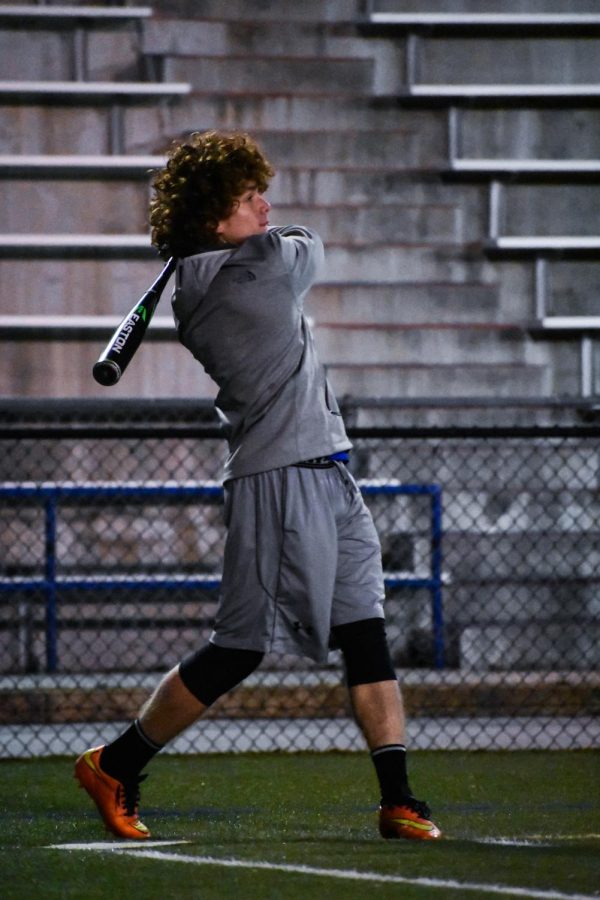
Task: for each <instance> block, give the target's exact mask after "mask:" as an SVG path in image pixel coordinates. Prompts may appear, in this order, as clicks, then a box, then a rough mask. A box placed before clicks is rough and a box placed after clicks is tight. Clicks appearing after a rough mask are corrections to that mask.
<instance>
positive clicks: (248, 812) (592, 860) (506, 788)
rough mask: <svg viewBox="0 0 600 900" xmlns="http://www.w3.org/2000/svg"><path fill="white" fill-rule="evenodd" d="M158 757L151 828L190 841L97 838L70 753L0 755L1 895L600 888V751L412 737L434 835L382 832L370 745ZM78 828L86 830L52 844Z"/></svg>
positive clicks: (391, 893) (155, 834)
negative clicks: (386, 836)
mask: <svg viewBox="0 0 600 900" xmlns="http://www.w3.org/2000/svg"><path fill="white" fill-rule="evenodd" d="M150 771H151V777H150V778H149V780H148V782H147V783H146V784H145V785H144V788H143V796H142V806H141V812H142V818H143V820H144V821H145V822H146V824H147V825H148V826H149V827H150V829H151V831H152V841H155V840H156V841H165V842H175V841H185V842H186V843H173V844H168V845H163V846H152V847H148V846H146V844H143V845H137V844H136V845H135V848H134V849H130V848H131V844H129V843H122V842H118V841H114V842H111V845H110V846H111V847H118V848H121V849H120V850H117V851H115V850H112V849H110V848H108V846H105V847H104V848H99V849H94V848H93V845H94V844H95V843H97V842H104V841H107V836H106V835H105V833H104V831H103V829H102V826H101V823H100V820H99V819H98V818H97V817H96V814H95V812H94V811H93V808H92V807H91V803H90V801H89V799H88V797H87V795H86V794H84V792H83V791H80V790H78V789H77V786H76V783H75V782H74V781H73V779H72V760H67V759H42V760H24V761H3V762H1V763H0V777H1V788H0V796H1V803H0V825H1V837H0V873H1V877H2V880H1V882H0V896H1V897H2V898H4V900H12V898H30V897H32V898H33V897H35V898H44V900H45V898H53V897H60V898H73V897H77V898H90V900H92V898H111V900H119V898H121V897H127V898H135V897H140V898H144V900H147V898H201V900H211V898H236V900H248V898H252V900H253V898H261V900H262V898H273V900H286V898H297V897H298V898H299V897H310V898H321V897H326V898H344V900H347V898H351V900H359V898H360V900H364V898H368V897H370V896H373V897H376V898H391V897H395V898H398V897H401V898H403V900H412V898H420V900H423V898H440V900H443V898H445V897H448V898H459V897H467V898H478V897H480V898H489V897H499V896H502V897H531V898H548V900H550V898H561V897H567V896H568V897H582V896H585V897H593V896H600V852H599V851H600V815H599V805H598V797H599V794H600V791H599V787H600V754H599V753H594V752H591V751H590V752H586V751H577V752H565V753H563V752H550V753H544V752H515V753H459V752H452V753H441V752H432V753H426V752H418V753H413V754H412V756H411V773H412V782H413V789H414V790H415V793H417V794H418V795H419V796H423V797H424V798H426V799H427V800H428V801H429V802H430V805H431V806H432V809H433V810H434V813H435V815H434V818H435V820H436V821H437V822H438V824H439V825H440V826H441V827H442V829H443V830H444V832H445V838H444V839H443V840H442V841H438V842H433V843H430V844H427V843H425V844H419V843H412V842H407V841H392V842H388V841H383V840H381V839H380V838H379V837H378V835H377V832H376V827H375V822H376V819H375V806H376V800H377V797H376V785H375V779H374V775H373V774H372V772H371V768H370V764H369V762H368V760H367V758H366V757H365V756H363V755H362V754H342V753H331V754H298V755H285V754H276V755H270V754H256V755H225V756H196V757H177V756H163V757H160V758H158V759H157V760H155V761H154V763H153V764H152V766H151V767H150ZM69 843H77V844H82V845H88V844H91V845H92V846H91V848H83V847H82V848H77V849H50V848H49V847H48V845H51V844H55V845H62V844H69ZM142 854H145V855H142ZM232 860H235V861H237V862H236V863H233V862H232ZM224 861H227V863H225V862H224ZM254 863H259V864H261V865H260V866H253V865H252V864H254ZM301 867H306V868H301ZM321 870H328V872H329V874H328V873H327V872H323V871H321ZM333 870H335V873H334V872H333ZM357 873H358V874H357ZM457 882H458V884H457Z"/></svg>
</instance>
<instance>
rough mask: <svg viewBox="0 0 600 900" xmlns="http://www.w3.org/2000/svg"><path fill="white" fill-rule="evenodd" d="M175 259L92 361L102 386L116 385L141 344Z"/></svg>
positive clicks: (170, 261)
mask: <svg viewBox="0 0 600 900" xmlns="http://www.w3.org/2000/svg"><path fill="white" fill-rule="evenodd" d="M176 264H177V260H176V259H175V258H174V257H171V258H170V259H169V261H168V262H167V264H166V265H165V267H164V269H163V270H162V272H161V273H160V275H159V276H158V278H157V279H156V281H155V282H154V283H153V284H152V286H151V287H150V288H149V289H148V290H147V291H146V293H145V294H144V296H143V297H140V299H139V300H138V302H137V303H136V304H135V306H133V307H132V308H131V309H130V310H129V312H128V313H127V315H126V316H125V318H124V319H123V320H122V321H121V322H120V324H119V325H118V326H117V328H116V331H115V332H114V333H113V335H112V337H111V339H110V340H109V342H108V344H107V345H106V347H105V348H104V350H103V351H102V353H101V354H100V356H99V357H98V361H97V362H96V363H95V364H94V368H93V369H92V374H93V376H94V378H95V379H96V381H97V382H98V384H102V385H104V386H105V387H110V385H113V384H116V383H117V381H118V380H119V379H120V377H121V376H122V374H123V372H124V371H125V369H126V368H127V366H128V365H129V363H130V362H131V359H132V357H133V355H134V353H135V352H136V350H137V348H138V347H139V346H140V344H141V342H142V340H143V337H144V335H145V334H146V329H147V328H148V325H149V324H150V322H151V320H152V316H153V315H154V310H155V309H156V306H157V304H158V301H159V300H160V296H161V294H162V292H163V291H164V289H165V287H166V284H167V282H168V280H169V278H170V277H171V275H172V274H173V272H174V271H175V266H176Z"/></svg>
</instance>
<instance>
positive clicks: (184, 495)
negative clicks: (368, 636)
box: [0, 481, 445, 673]
mask: <svg viewBox="0 0 600 900" xmlns="http://www.w3.org/2000/svg"><path fill="white" fill-rule="evenodd" d="M359 485H360V489H361V491H362V493H363V495H364V496H373V495H377V494H383V495H389V496H395V495H408V496H423V495H424V496H429V498H430V500H431V506H430V520H429V521H430V529H431V533H430V571H429V573H428V575H427V577H410V576H408V577H407V576H405V575H399V574H398V575H395V574H394V573H387V574H386V576H385V584H386V586H387V587H408V588H414V589H418V588H423V589H427V590H429V591H430V594H431V614H432V631H433V649H434V664H435V666H436V667H437V668H442V667H443V666H444V664H445V646H444V615H443V600H442V492H441V487H440V486H439V485H436V484H424V485H420V484H394V483H389V482H388V483H386V482H368V481H361V482H359ZM222 495H223V488H222V487H221V485H220V484H217V483H216V482H215V483H212V482H209V483H204V484H196V483H194V484H168V483H167V484H165V483H160V484H147V483H139V484H138V483H127V484H121V485H115V484H111V485H105V484H86V485H62V484H54V483H53V484H47V483H42V484H39V485H33V484H10V485H0V498H1V499H4V500H28V501H39V502H40V503H43V506H44V531H45V552H44V577H43V578H35V577H33V578H29V577H13V578H10V577H2V578H0V591H2V592H6V591H17V590H18V591H27V590H41V591H43V592H44V595H45V600H46V603H45V637H46V670H47V672H49V673H53V672H56V671H57V669H58V631H59V619H58V591H59V589H60V590H61V591H63V590H82V591H83V590H93V589H98V588H111V589H116V588H129V589H135V590H147V589H153V588H154V589H155V588H158V587H161V588H175V587H177V588H198V587H201V588H203V589H205V590H214V589H216V588H218V587H219V586H220V584H221V577H220V575H218V574H200V575H187V574H186V575H184V576H182V577H172V576H156V575H154V576H150V575H140V576H139V577H132V576H127V575H123V576H101V577H99V576H93V577H92V576H88V577H67V576H61V575H59V574H58V560H57V518H58V507H59V504H60V502H61V501H74V500H86V499H89V500H91V499H94V500H98V499H100V500H111V499H112V500H114V499H119V500H123V499H129V500H152V499H161V500H181V499H184V500H185V499H187V500H202V499H207V498H210V499H221V498H222Z"/></svg>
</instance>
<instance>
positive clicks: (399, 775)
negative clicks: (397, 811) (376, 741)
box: [371, 744, 412, 806]
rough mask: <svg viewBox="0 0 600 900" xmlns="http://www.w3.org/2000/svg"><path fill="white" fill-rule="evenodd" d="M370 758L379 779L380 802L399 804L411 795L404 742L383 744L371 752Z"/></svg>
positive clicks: (391, 804)
mask: <svg viewBox="0 0 600 900" xmlns="http://www.w3.org/2000/svg"><path fill="white" fill-rule="evenodd" d="M371 759H372V760H373V765H374V766H375V771H376V772H377V778H378V779H379V787H380V789H381V802H382V803H384V804H386V805H388V806H399V805H400V804H401V803H402V801H403V800H405V799H406V798H407V797H410V796H412V793H411V790H410V787H409V784H408V775H407V772H406V747H405V746H404V744H385V745H384V746H383V747H376V748H375V750H373V751H372V752H371Z"/></svg>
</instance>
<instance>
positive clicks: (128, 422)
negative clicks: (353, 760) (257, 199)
mask: <svg viewBox="0 0 600 900" xmlns="http://www.w3.org/2000/svg"><path fill="white" fill-rule="evenodd" d="M0 417H1V418H0V438H1V440H0V448H1V451H2V452H1V454H0V496H1V498H2V499H1V506H0V509H1V512H0V546H1V548H2V554H1V562H0V566H1V568H0V697H1V703H0V754H1V755H2V756H33V755H39V754H49V753H70V754H72V753H73V752H77V751H78V750H79V749H81V748H84V747H85V746H88V745H90V744H92V743H94V742H98V741H106V740H109V739H111V738H112V737H113V736H114V735H116V734H117V733H118V732H120V731H121V730H122V728H123V726H124V724H125V723H127V722H128V721H129V720H130V719H131V718H132V717H134V716H135V715H136V713H137V711H138V709H139V706H140V704H141V703H142V702H143V701H144V700H145V699H146V697H147V696H148V694H149V692H150V691H151V690H152V687H153V686H154V685H155V684H156V682H157V681H158V679H159V677H160V674H159V673H161V672H164V671H166V670H168V669H169V668H170V667H172V666H173V665H174V664H176V663H177V662H178V661H179V659H180V658H181V657H182V656H183V655H184V654H186V653H188V652H189V651H191V650H193V649H195V648H196V647H197V646H199V645H200V644H201V643H202V642H203V641H204V640H206V638H207V637H208V635H209V634H210V631H211V624H212V620H213V616H214V613H215V609H216V603H217V599H218V586H219V579H220V567H221V560H222V553H223V542H224V528H223V522H222V508H221V507H222V491H221V486H220V472H221V466H222V462H223V457H224V451H225V446H224V441H223V438H222V436H221V434H220V432H219V430H218V428H217V427H216V423H215V422H214V419H213V413H212V411H211V409H210V407H209V406H208V405H204V404H198V403H182V402H177V403H169V402H164V403H162V402H155V403H150V404H149V403H145V404H140V403H137V402H136V403H133V402H131V403H129V402H120V403H118V404H115V403H106V404H103V403H96V404H89V403H88V404H87V405H86V406H85V410H84V408H83V406H81V405H78V404H76V403H64V402H63V403H57V404H54V405H52V406H49V407H47V408H44V407H43V406H37V407H35V405H34V406H31V405H30V406H29V407H27V406H25V407H23V405H16V404H13V405H10V404H5V405H4V406H1V405H0ZM351 436H352V439H353V442H354V446H355V449H354V451H353V454H352V461H351V469H352V471H353V473H354V475H355V477H356V478H358V479H359V483H360V485H361V487H362V489H363V492H364V495H365V498H366V502H367V504H368V505H369V507H370V509H371V511H372V513H373V516H374V519H375V523H376V525H377V528H378V531H379V534H380V537H381V541H382V551H383V563H384V569H385V573H386V591H387V604H386V611H387V612H386V614H387V622H388V636H389V638H390V642H391V647H392V654H393V659H394V662H395V665H396V667H397V670H398V675H399V677H400V681H401V684H402V686H403V692H404V697H405V703H406V707H407V712H408V716H409V741H410V744H411V746H413V747H417V748H432V749H448V748H449V749H452V748H487V749H500V748H507V747H508V748H511V747H536V748H575V747H592V746H598V745H599V744H600V727H599V723H598V718H597V714H598V711H599V709H600V701H599V697H600V694H599V687H600V674H599V663H600V624H599V614H600V494H599V486H600V428H599V427H598V426H589V427H588V426H586V427H560V428H546V429H545V428H531V429H524V428H520V429H507V428H502V429H492V428H486V429H481V428H480V429H477V428H470V429H468V430H462V431H460V430H458V429H440V428H437V429H434V428H431V429H421V430H418V429H402V430H400V429H364V428H363V429H354V430H351ZM362 746H363V742H362V738H361V736H360V734H359V733H358V730H357V728H356V726H355V724H354V723H353V721H352V718H351V716H350V711H349V707H348V701H347V694H346V690H345V688H344V687H343V684H342V680H341V669H340V659H339V657H338V655H337V654H332V655H331V658H330V662H329V664H328V665H326V666H317V665H315V664H314V663H312V662H310V661H308V660H304V659H297V658H292V657H282V656H276V655H267V657H265V660H264V661H263V664H262V665H261V667H260V669H259V670H258V671H257V672H256V673H255V674H254V675H253V676H251V677H250V678H249V679H248V680H247V681H246V682H244V684H242V685H241V686H240V687H238V688H237V689H236V690H235V691H233V692H232V693H230V694H229V695H228V696H226V697H224V698H222V699H221V700H220V701H218V702H217V703H216V704H215V706H214V707H212V708H211V709H210V710H209V712H208V714H207V716H206V717H205V718H204V719H202V720H201V721H200V722H199V723H197V724H196V725H195V726H194V727H192V728H191V729H189V730H188V731H187V732H185V733H184V734H183V735H182V736H180V737H179V738H178V739H177V740H176V741H175V742H173V744H172V745H171V746H170V748H169V750H170V751H175V752H210V751H221V750H229V751H234V750H238V751H241V750H267V749H275V748H277V749H282V750H305V749H311V750H314V749H333V748H338V749H354V748H359V747H362Z"/></svg>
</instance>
